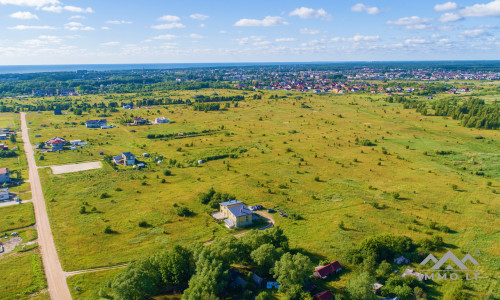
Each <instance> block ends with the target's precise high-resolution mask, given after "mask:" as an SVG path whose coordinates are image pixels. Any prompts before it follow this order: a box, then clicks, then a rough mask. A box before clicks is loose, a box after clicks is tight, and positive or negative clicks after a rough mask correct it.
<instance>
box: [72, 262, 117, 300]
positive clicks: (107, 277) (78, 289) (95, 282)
mask: <svg viewBox="0 0 500 300" xmlns="http://www.w3.org/2000/svg"><path fill="white" fill-rule="evenodd" d="M121 271H123V269H114V270H104V271H99V272H90V273H84V274H77V275H73V276H71V277H68V279H66V281H67V283H68V287H69V291H70V292H71V296H72V297H73V299H75V300H79V299H82V300H86V299H99V298H101V296H104V295H100V294H99V291H100V290H101V288H102V287H104V286H107V285H109V284H110V283H111V282H112V280H113V278H114V277H115V276H116V275H117V274H118V273H120V272H121Z"/></svg>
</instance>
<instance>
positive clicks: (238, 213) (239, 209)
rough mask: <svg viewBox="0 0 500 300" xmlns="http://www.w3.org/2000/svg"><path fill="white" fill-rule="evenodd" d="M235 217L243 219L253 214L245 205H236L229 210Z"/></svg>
mask: <svg viewBox="0 0 500 300" xmlns="http://www.w3.org/2000/svg"><path fill="white" fill-rule="evenodd" d="M227 209H228V210H229V211H230V212H231V213H232V214H233V215H234V216H235V217H242V216H247V215H251V214H253V212H252V211H251V210H250V209H249V208H248V207H247V206H246V205H245V204H241V205H236V206H231V207H228V208H227Z"/></svg>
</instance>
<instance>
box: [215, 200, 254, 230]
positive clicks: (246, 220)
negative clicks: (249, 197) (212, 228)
mask: <svg viewBox="0 0 500 300" xmlns="http://www.w3.org/2000/svg"><path fill="white" fill-rule="evenodd" d="M219 205H220V213H221V214H222V215H223V216H224V217H225V218H226V219H225V220H224V223H225V224H226V227H227V228H230V229H233V228H237V227H243V226H248V225H251V224H252V222H253V211H251V210H250V209H249V208H248V207H247V206H246V205H245V204H244V203H243V202H241V201H239V200H230V201H226V202H221V203H219Z"/></svg>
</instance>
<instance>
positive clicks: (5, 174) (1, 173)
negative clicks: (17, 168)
mask: <svg viewBox="0 0 500 300" xmlns="http://www.w3.org/2000/svg"><path fill="white" fill-rule="evenodd" d="M9 181H10V176H9V168H0V183H6V182H9Z"/></svg>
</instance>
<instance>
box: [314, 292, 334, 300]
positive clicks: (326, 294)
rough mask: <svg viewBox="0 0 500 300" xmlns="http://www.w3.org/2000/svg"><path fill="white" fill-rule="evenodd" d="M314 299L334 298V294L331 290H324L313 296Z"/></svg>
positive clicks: (331, 299)
mask: <svg viewBox="0 0 500 300" xmlns="http://www.w3.org/2000/svg"><path fill="white" fill-rule="evenodd" d="M313 299H314V300H333V294H332V292H330V291H323V292H321V293H317V294H316V295H314V297H313Z"/></svg>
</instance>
